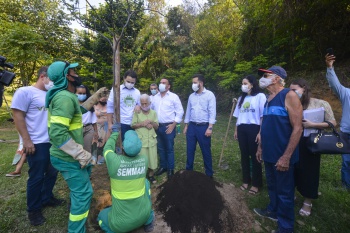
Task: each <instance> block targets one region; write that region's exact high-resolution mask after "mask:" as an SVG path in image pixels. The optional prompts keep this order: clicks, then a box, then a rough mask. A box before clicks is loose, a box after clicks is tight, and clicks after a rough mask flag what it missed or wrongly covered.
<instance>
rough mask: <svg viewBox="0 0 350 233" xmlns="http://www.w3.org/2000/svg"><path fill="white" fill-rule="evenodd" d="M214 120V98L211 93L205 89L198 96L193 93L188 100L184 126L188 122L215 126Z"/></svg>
mask: <svg viewBox="0 0 350 233" xmlns="http://www.w3.org/2000/svg"><path fill="white" fill-rule="evenodd" d="M215 118H216V98H215V95H214V94H213V92H211V91H209V90H207V89H205V88H204V89H203V91H202V92H201V93H200V94H198V93H197V92H193V93H192V94H191V95H190V97H189V99H188V104H187V109H186V115H185V120H184V122H185V124H188V123H189V122H190V121H193V122H197V123H204V122H205V123H206V122H208V123H209V124H215V122H216V120H215Z"/></svg>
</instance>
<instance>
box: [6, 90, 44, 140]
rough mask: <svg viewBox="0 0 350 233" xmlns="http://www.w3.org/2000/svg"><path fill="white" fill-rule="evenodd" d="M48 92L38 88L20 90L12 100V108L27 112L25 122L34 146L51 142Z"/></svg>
mask: <svg viewBox="0 0 350 233" xmlns="http://www.w3.org/2000/svg"><path fill="white" fill-rule="evenodd" d="M45 96H46V91H42V90H40V89H38V88H36V87H33V86H30V87H21V88H19V89H18V90H17V91H16V92H15V94H14V96H13V99H12V104H11V108H13V109H18V110H20V111H22V112H25V113H26V115H25V122H26V125H27V130H28V133H29V136H30V139H31V140H32V142H33V143H34V144H38V143H46V142H49V134H48V126H47V109H46V108H45Z"/></svg>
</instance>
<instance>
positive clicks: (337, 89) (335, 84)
mask: <svg viewBox="0 0 350 233" xmlns="http://www.w3.org/2000/svg"><path fill="white" fill-rule="evenodd" d="M326 78H327V81H328V83H329V86H330V87H331V88H332V90H333V92H334V93H335V94H336V95H337V97H338V98H339V100H340V102H341V104H342V109H343V113H342V117H341V121H340V130H341V131H342V132H344V133H350V117H349V116H350V89H349V88H346V87H344V86H343V85H341V84H340V82H339V79H338V77H337V75H336V74H335V72H334V69H333V68H327V73H326Z"/></svg>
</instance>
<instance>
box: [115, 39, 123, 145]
mask: <svg viewBox="0 0 350 233" xmlns="http://www.w3.org/2000/svg"><path fill="white" fill-rule="evenodd" d="M113 76H114V86H113V95H114V122H118V123H120V40H119V38H118V37H117V36H114V37H113ZM117 146H118V147H119V148H122V142H121V136H119V138H118V143H117Z"/></svg>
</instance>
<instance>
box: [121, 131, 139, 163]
mask: <svg viewBox="0 0 350 233" xmlns="http://www.w3.org/2000/svg"><path fill="white" fill-rule="evenodd" d="M123 148H124V151H125V153H126V154H127V155H128V156H130V157H134V156H136V155H138V154H139V153H140V151H141V148H142V142H141V140H140V139H139V137H138V136H137V133H136V132H135V131H134V130H128V131H126V133H125V134H124V141H123Z"/></svg>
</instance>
